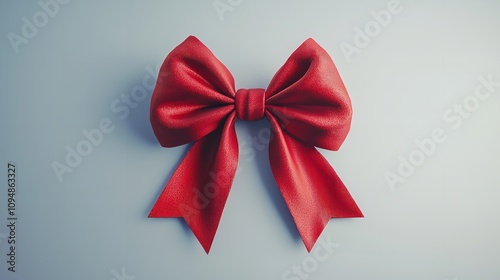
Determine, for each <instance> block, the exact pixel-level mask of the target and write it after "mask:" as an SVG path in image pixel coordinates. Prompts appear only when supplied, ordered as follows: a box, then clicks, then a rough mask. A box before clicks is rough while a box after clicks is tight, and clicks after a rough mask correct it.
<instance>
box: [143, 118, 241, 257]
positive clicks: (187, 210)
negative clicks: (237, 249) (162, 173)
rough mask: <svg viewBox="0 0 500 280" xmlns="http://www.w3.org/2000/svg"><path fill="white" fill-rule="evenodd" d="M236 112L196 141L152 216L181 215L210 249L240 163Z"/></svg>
mask: <svg viewBox="0 0 500 280" xmlns="http://www.w3.org/2000/svg"><path fill="white" fill-rule="evenodd" d="M234 122H235V113H234V112H233V113H232V114H231V115H229V117H228V118H227V120H226V122H225V124H224V126H221V127H220V128H218V129H216V130H214V131H213V132H212V133H210V134H208V135H206V136H205V137H204V138H202V139H200V140H198V141H197V142H195V143H194V144H193V146H192V147H191V149H190V150H189V151H188V153H187V154H186V157H185V158H184V159H183V161H182V162H181V163H180V164H179V166H178V167H177V169H176V170H175V172H174V174H173V175H172V177H171V179H170V180H169V182H168V183H167V185H166V186H165V189H164V190H163V192H162V193H161V194H160V196H159V198H158V200H157V201H156V203H155V205H154V206H153V209H152V210H151V212H150V214H149V217H150V218H173V217H182V218H184V220H185V221H186V223H187V224H188V226H189V227H190V228H191V230H192V232H193V234H194V235H195V236H196V238H197V239H198V241H199V242H200V244H201V245H202V246H203V248H204V249H205V251H206V252H207V254H208V252H209V251H210V247H211V246H212V242H213V240H214V237H215V233H216V231H217V227H218V225H219V222H220V218H221V216H222V211H223V210H224V205H225V204H226V200H227V197H228V195H229V191H230V189H231V184H232V182H233V179H234V176H235V174H236V167H237V165H238V142H237V139H236V132H235V128H234Z"/></svg>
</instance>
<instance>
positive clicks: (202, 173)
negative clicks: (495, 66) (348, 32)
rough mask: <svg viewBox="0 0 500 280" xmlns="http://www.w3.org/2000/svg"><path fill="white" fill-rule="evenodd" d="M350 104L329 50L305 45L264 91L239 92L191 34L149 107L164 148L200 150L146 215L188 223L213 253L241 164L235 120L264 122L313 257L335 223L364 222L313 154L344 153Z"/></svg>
mask: <svg viewBox="0 0 500 280" xmlns="http://www.w3.org/2000/svg"><path fill="white" fill-rule="evenodd" d="M351 115H352V110H351V102H350V99H349V96H348V94H347V90H346V89H345V86H344V83H343V82H342V79H341V78H340V76H339V74H338V72H337V69H336V67H335V65H334V63H333V61H332V60H331V58H330V56H329V55H328V54H327V52H326V51H325V50H324V49H323V48H321V47H320V46H319V45H318V44H317V43H316V42H315V41H314V40H313V39H308V40H306V41H305V42H304V43H303V44H302V45H301V46H300V47H299V48H298V49H297V50H296V51H295V52H294V53H293V54H292V55H291V56H290V58H289V59H288V60H287V61H286V62H285V64H284V65H283V66H282V67H281V68H280V69H279V70H278V72H277V73H276V74H275V76H274V77H273V79H272V80H271V82H270V84H269V86H268V88H267V89H266V90H264V89H239V90H238V91H236V90H235V88H234V79H233V77H232V75H231V73H230V72H229V71H228V69H227V68H226V67H225V66H224V65H223V64H222V63H221V62H220V61H219V60H218V59H217V58H216V57H215V56H214V55H213V54H212V52H211V51H210V50H209V49H208V48H207V47H206V46H205V45H203V44H202V43H201V42H200V41H199V40H198V39H197V38H196V37H193V36H190V37H188V38H187V39H186V40H185V41H184V42H182V43H181V44H180V45H179V46H177V47H176V48H175V49H174V50H173V51H172V52H171V53H170V54H169V55H168V56H167V58H166V59H165V62H164V63H163V65H162V67H161V69H160V74H159V77H158V81H157V85H156V87H155V90H154V92H153V96H152V99H151V124H152V127H153V130H154V133H155V135H156V137H157V138H158V141H159V142H160V144H161V145H162V146H164V147H174V146H178V145H183V144H186V143H190V142H194V144H193V146H192V147H191V149H190V150H189V151H188V153H187V155H186V157H185V158H184V160H183V161H182V162H181V163H180V165H179V166H178V167H177V169H176V170H175V172H174V174H173V175H172V178H171V179H170V181H169V182H168V183H167V185H166V186H165V189H164V190H163V192H162V193H161V194H160V197H159V198H158V200H157V201H156V203H155V205H154V206H153V209H152V210H151V213H150V214H149V217H151V218H153V217H154V218H168V217H182V218H184V220H185V221H186V223H187V224H188V225H189V227H190V228H191V230H192V231H193V233H194V235H195V236H196V238H197V239H198V240H199V242H200V243H201V245H202V246H203V248H204V249H205V251H206V252H207V253H208V252H209V251H210V247H211V245H212V242H213V239H214V237H215V233H216V231H217V227H218V225H219V221H220V218H221V215H222V211H223V209H224V205H225V203H226V199H227V197H228V195H229V191H230V189H231V185H232V182H233V179H234V175H235V173H236V167H237V164H238V142H237V138H236V132H235V129H234V122H235V120H236V119H237V118H239V119H242V120H250V121H252V120H258V119H261V118H263V117H264V116H265V117H267V118H268V119H269V121H270V123H271V130H272V132H273V137H271V139H272V140H271V141H270V143H269V160H270V165H271V169H272V172H273V175H274V178H275V179H276V183H277V185H278V188H279V189H280V191H281V194H282V195H283V198H284V200H285V202H286V204H287V206H288V208H289V210H290V213H291V214H292V217H293V220H294V221H295V224H296V225H297V229H298V231H299V234H300V236H301V238H302V240H303V242H304V244H305V246H306V248H307V250H308V251H310V250H311V249H312V247H313V246H314V244H315V242H316V240H317V239H318V237H319V236H320V234H321V232H322V231H323V229H324V227H325V226H326V224H327V223H328V221H329V219H330V218H331V217H334V218H348V217H363V214H362V213H361V211H360V210H359V208H358V206H357V205H356V203H355V202H354V200H353V198H352V197H351V195H350V194H349V192H348V190H347V189H346V187H345V186H344V184H343V183H342V181H341V180H340V178H339V177H338V176H337V174H336V173H335V171H334V170H333V168H332V167H331V166H330V164H329V163H328V161H327V160H326V159H325V158H324V157H323V156H322V155H321V154H320V153H319V152H318V151H317V150H316V148H315V147H314V146H316V147H320V148H324V149H329V150H338V149H339V147H340V145H341V144H342V142H343V141H344V139H345V137H346V136H347V133H348V132H349V129H350V124H351Z"/></svg>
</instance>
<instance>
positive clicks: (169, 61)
mask: <svg viewBox="0 0 500 280" xmlns="http://www.w3.org/2000/svg"><path fill="white" fill-rule="evenodd" d="M234 95H235V90H234V79H233V76H232V75H231V73H230V72H229V70H228V69H227V68H226V66H224V64H222V63H221V62H220V61H219V60H218V59H217V58H216V57H215V56H214V55H213V53H212V52H211V51H210V50H209V49H208V48H207V47H206V46H205V45H203V43H201V42H200V41H199V40H198V39H197V38H196V37H193V36H190V37H188V38H187V39H186V40H184V42H182V43H181V44H180V45H179V46H177V47H176V48H175V49H174V50H172V52H170V54H169V55H168V56H167V58H166V59H165V61H164V62H163V64H162V66H161V68H160V73H159V74H158V80H157V83H156V87H155V89H154V91H153V96H152V98H151V117H150V118H151V124H152V127H153V131H154V133H155V135H156V137H157V138H158V141H159V142H160V144H161V145H162V146H164V147H174V146H179V145H183V144H186V143H190V142H193V141H196V140H199V139H201V138H203V137H204V136H206V135H207V134H209V133H211V132H212V131H214V130H215V129H217V128H218V127H220V126H221V125H222V124H223V123H224V120H225V119H226V117H227V116H228V115H229V114H230V113H231V112H232V111H233V103H234Z"/></svg>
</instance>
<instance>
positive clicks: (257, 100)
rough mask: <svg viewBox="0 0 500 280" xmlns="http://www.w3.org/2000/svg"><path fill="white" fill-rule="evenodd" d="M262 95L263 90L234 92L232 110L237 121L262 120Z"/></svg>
mask: <svg viewBox="0 0 500 280" xmlns="http://www.w3.org/2000/svg"><path fill="white" fill-rule="evenodd" d="M264 93H265V90H264V89H263V88H250V89H239V90H238V91H236V97H235V100H234V108H235V110H236V116H237V117H238V119H240V120H244V121H256V120H260V119H262V118H264V110H265V94H264Z"/></svg>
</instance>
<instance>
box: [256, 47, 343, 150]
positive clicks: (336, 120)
mask: <svg viewBox="0 0 500 280" xmlns="http://www.w3.org/2000/svg"><path fill="white" fill-rule="evenodd" d="M266 95H267V96H268V97H267V100H266V108H267V110H268V112H269V113H271V114H273V115H274V116H275V117H277V119H278V120H279V121H280V122H281V123H285V124H286V125H283V128H284V129H285V130H287V131H289V132H290V133H291V134H293V135H295V136H296V137H298V138H300V139H302V140H303V141H305V142H307V143H309V144H310V145H313V146H316V147H320V148H324V149H329V150H338V149H339V148H340V145H341V144H342V142H343V141H344V139H345V137H346V136H347V133H348V132H349V129H350V125H351V117H352V109H351V101H350V99H349V95H348V94H347V90H346V88H345V86H344V83H343V82H342V79H341V78H340V75H339V73H338V71H337V68H336V67H335V64H334V63H333V61H332V59H331V58H330V56H329V55H328V53H327V52H326V51H325V50H324V49H323V48H322V47H321V46H320V45H318V44H317V43H316V42H315V41H314V40H313V39H308V40H306V41H305V42H304V43H303V44H302V45H301V46H300V47H299V48H297V50H296V51H295V52H293V54H292V55H291V56H290V58H289V59H288V60H287V61H286V62H285V64H284V65H283V66H282V67H281V68H280V69H279V70H278V72H277V73H276V74H275V75H274V77H273V79H272V80H271V82H270V84H269V87H268V89H267V90H266Z"/></svg>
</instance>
